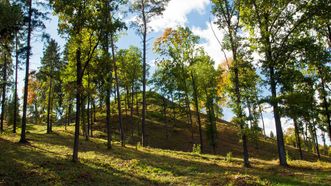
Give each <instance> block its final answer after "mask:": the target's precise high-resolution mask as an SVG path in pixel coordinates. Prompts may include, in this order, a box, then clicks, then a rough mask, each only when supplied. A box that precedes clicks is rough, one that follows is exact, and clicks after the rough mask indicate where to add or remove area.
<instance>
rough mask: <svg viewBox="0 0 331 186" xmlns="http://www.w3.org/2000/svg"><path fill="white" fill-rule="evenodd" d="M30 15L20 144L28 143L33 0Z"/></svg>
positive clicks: (30, 4) (29, 0)
mask: <svg viewBox="0 0 331 186" xmlns="http://www.w3.org/2000/svg"><path fill="white" fill-rule="evenodd" d="M28 7H29V10H28V11H29V14H28V38H27V52H26V63H25V80H24V96H23V115H22V131H21V139H20V143H27V140H26V136H25V132H26V109H27V101H28V86H29V65H30V53H31V45H30V42H31V31H32V27H31V17H32V0H28Z"/></svg>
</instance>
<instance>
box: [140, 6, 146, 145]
mask: <svg viewBox="0 0 331 186" xmlns="http://www.w3.org/2000/svg"><path fill="white" fill-rule="evenodd" d="M141 3H142V17H143V25H144V26H143V27H144V28H143V29H144V30H143V108H142V115H141V143H142V146H143V147H145V146H146V145H147V143H146V133H145V117H146V42H147V20H146V17H145V16H146V15H145V1H144V0H141Z"/></svg>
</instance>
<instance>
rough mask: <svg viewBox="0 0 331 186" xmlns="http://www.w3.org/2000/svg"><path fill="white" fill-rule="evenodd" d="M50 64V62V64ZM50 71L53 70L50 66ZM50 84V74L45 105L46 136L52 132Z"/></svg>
mask: <svg viewBox="0 0 331 186" xmlns="http://www.w3.org/2000/svg"><path fill="white" fill-rule="evenodd" d="M51 63H52V62H51ZM50 70H51V71H52V70H53V67H52V65H51V69H50ZM52 84H53V77H52V73H51V72H50V77H49V92H48V103H47V134H50V133H51V132H52V123H51V122H52V121H51V116H50V114H51V103H52V102H51V100H52V98H51V97H52Z"/></svg>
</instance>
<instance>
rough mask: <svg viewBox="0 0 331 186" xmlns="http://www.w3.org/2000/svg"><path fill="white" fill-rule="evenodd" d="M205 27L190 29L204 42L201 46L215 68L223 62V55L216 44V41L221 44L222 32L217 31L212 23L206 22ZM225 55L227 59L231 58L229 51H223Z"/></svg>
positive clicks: (218, 44)
mask: <svg viewBox="0 0 331 186" xmlns="http://www.w3.org/2000/svg"><path fill="white" fill-rule="evenodd" d="M207 25H208V26H207V28H206V29H201V28H199V27H194V28H193V29H192V32H193V33H194V34H195V35H197V36H199V37H200V38H201V39H203V40H204V42H203V43H201V46H202V47H203V48H204V49H205V51H206V52H207V53H208V54H209V55H210V57H211V58H212V59H213V60H214V61H215V67H217V66H218V65H219V64H220V63H221V62H222V61H225V55H224V53H223V51H222V48H221V46H220V43H219V42H218V40H219V41H220V42H222V40H223V37H224V32H223V31H222V30H220V29H218V27H217V25H215V24H214V23H213V21H212V23H209V22H207ZM213 30H214V32H215V34H214V32H213ZM215 35H216V37H217V38H218V40H217V39H216V37H215ZM225 53H226V57H227V58H230V57H231V56H232V54H231V52H229V51H225Z"/></svg>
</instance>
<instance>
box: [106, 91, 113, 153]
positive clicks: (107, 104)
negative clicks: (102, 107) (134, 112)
mask: <svg viewBox="0 0 331 186" xmlns="http://www.w3.org/2000/svg"><path fill="white" fill-rule="evenodd" d="M106 94H107V95H106V112H107V115H106V125H107V148H108V149H111V148H112V144H111V141H112V134H111V126H110V94H111V90H110V88H109V87H108V88H107V90H106Z"/></svg>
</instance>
